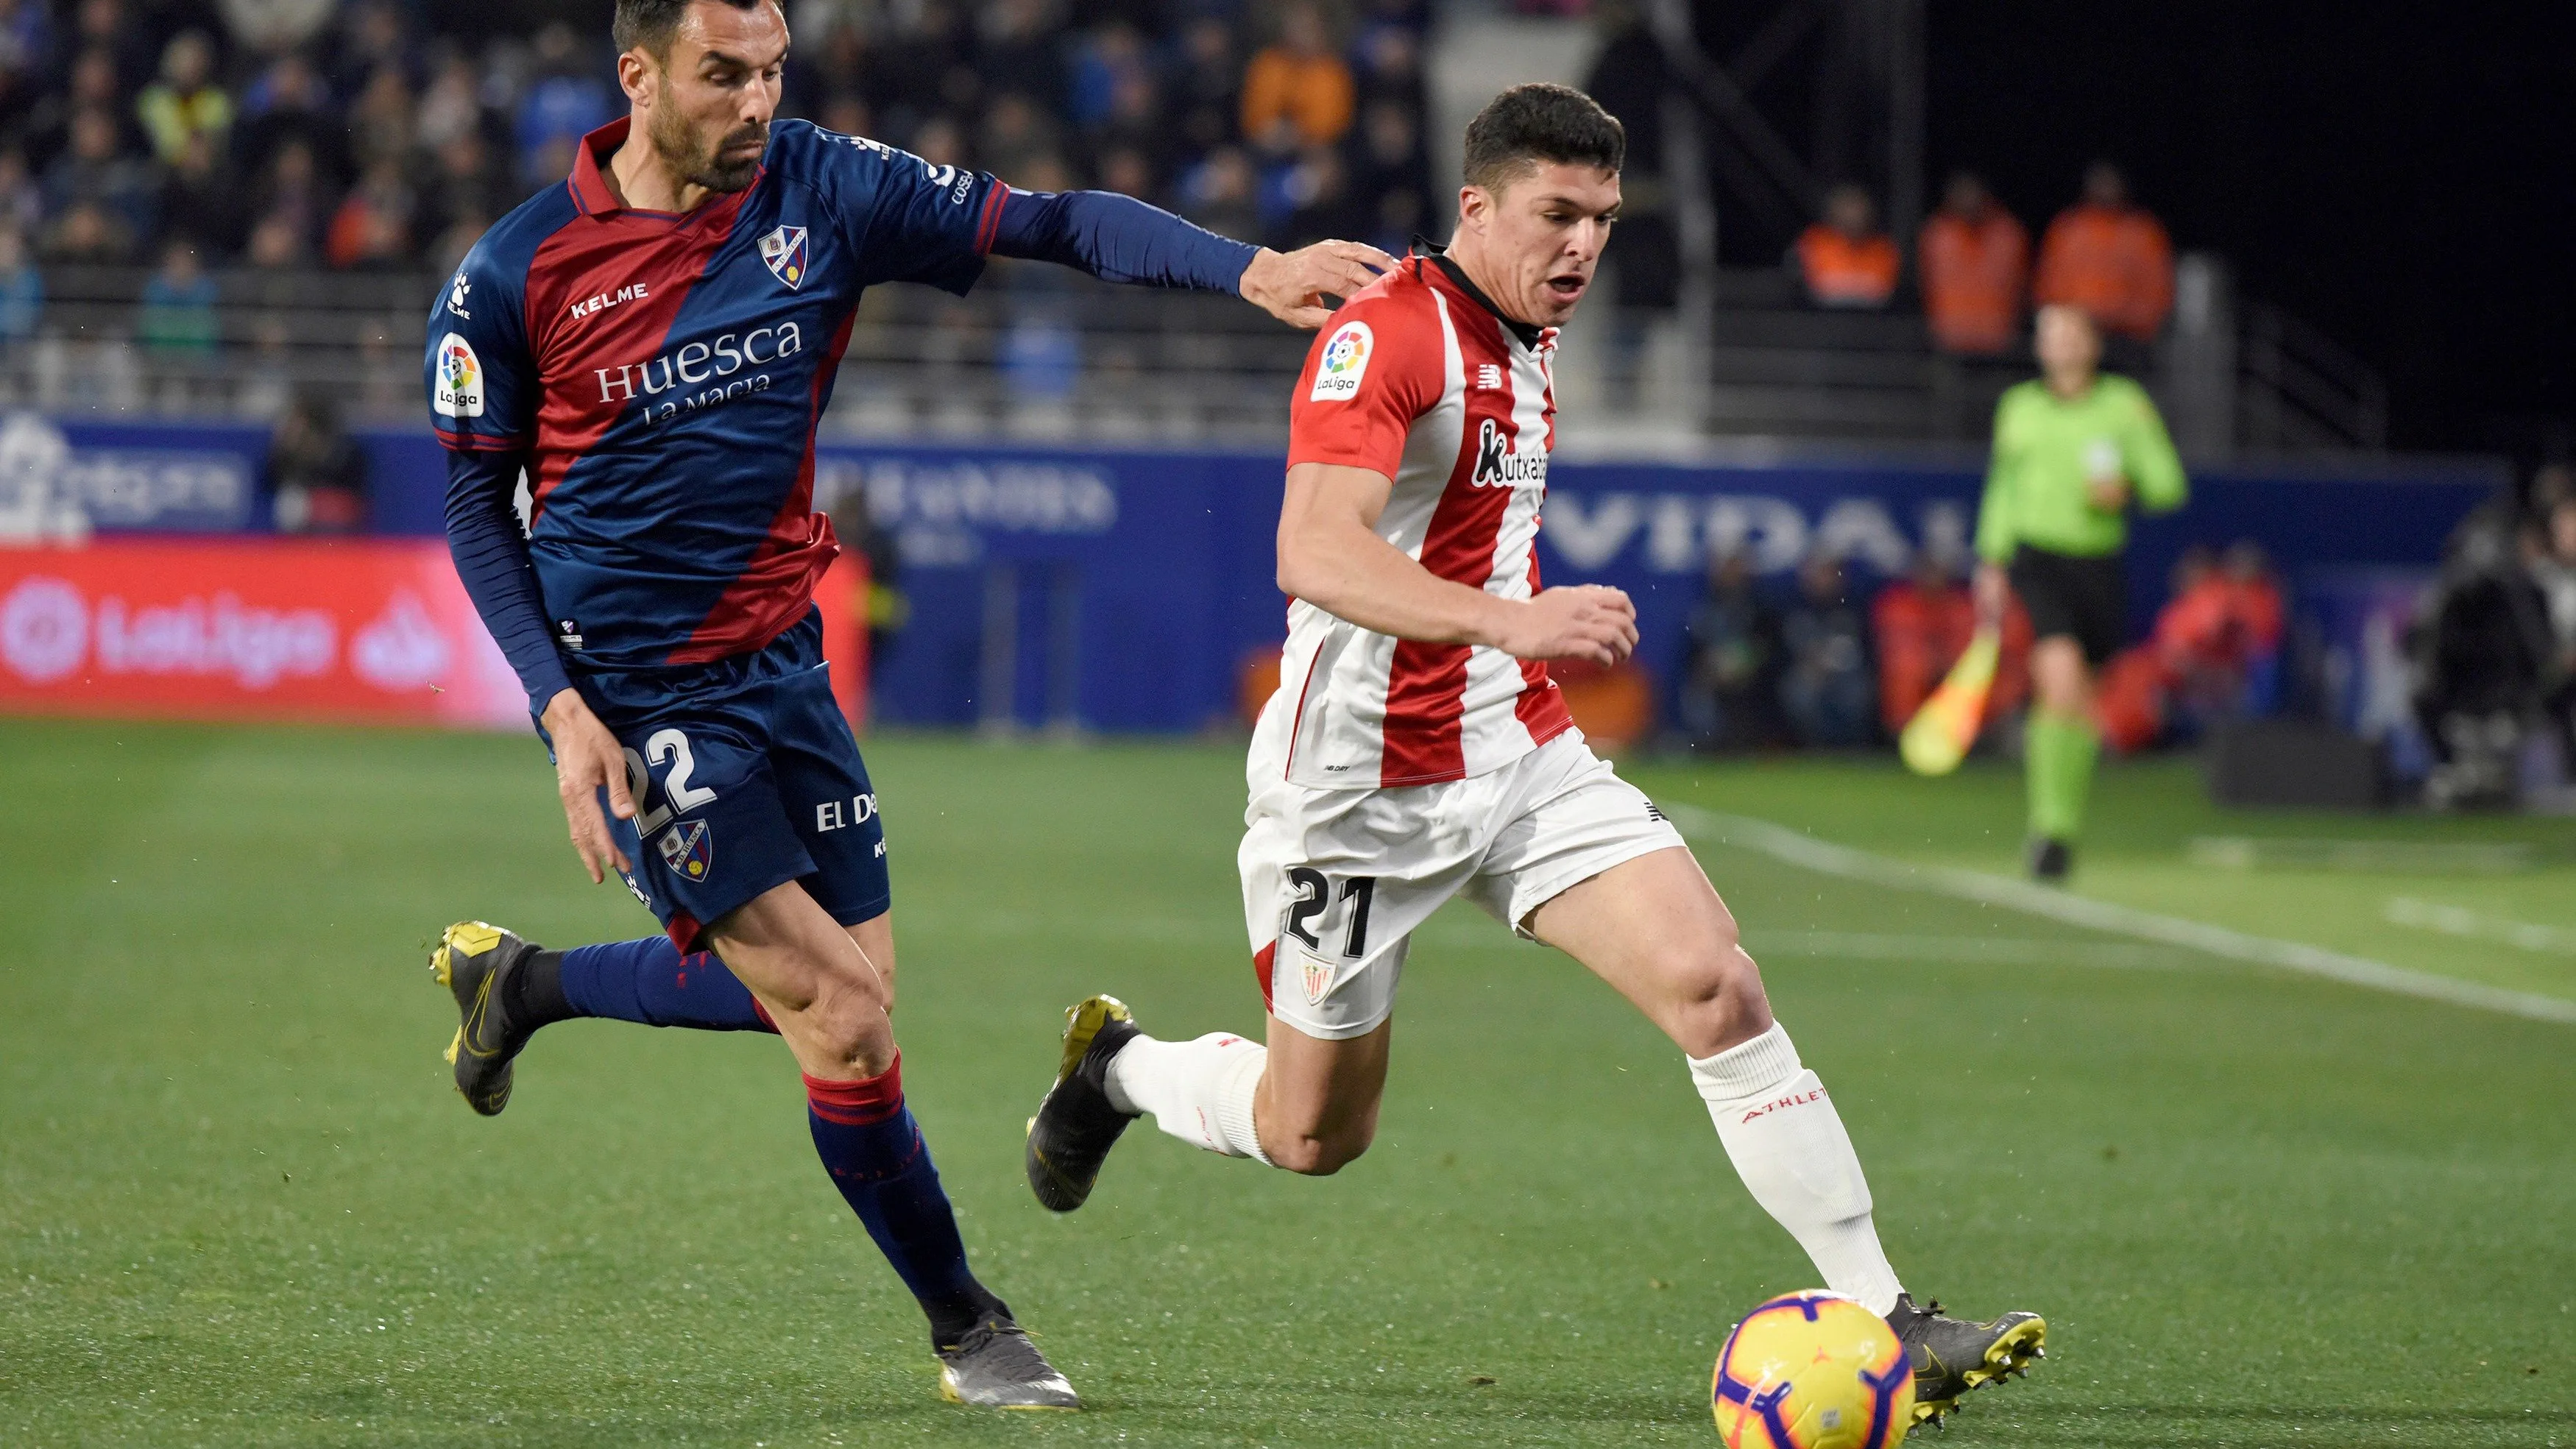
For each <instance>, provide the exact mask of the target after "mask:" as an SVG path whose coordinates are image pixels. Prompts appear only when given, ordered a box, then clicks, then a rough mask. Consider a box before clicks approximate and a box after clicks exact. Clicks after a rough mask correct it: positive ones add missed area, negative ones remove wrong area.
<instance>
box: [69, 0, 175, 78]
mask: <svg viewBox="0 0 2576 1449" xmlns="http://www.w3.org/2000/svg"><path fill="white" fill-rule="evenodd" d="M72 27H73V32H74V39H73V42H72V48H73V49H75V50H82V51H87V50H99V51H103V52H105V53H106V55H107V57H108V61H109V64H110V65H111V66H112V67H113V68H114V75H115V80H116V93H117V94H118V95H120V96H130V95H132V94H134V93H135V92H136V91H139V90H141V89H142V88H143V87H144V86H145V85H146V84H148V83H149V82H150V81H151V79H152V73H153V71H154V70H156V69H158V68H159V66H160V64H161V55H160V50H159V47H158V46H156V45H155V44H154V43H153V38H152V36H151V34H150V33H149V32H148V31H147V30H146V29H145V28H144V27H143V26H142V25H140V24H138V23H136V20H135V16H134V12H133V11H132V10H130V9H129V8H127V6H126V5H125V4H124V0H79V3H78V4H77V5H76V6H75V7H74V9H73V11H72Z"/></svg>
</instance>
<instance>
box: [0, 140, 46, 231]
mask: <svg viewBox="0 0 2576 1449" xmlns="http://www.w3.org/2000/svg"><path fill="white" fill-rule="evenodd" d="M44 224H45V193H44V189H43V188H42V187H39V186H38V185H37V184H36V182H35V178H34V177H32V176H30V175H29V174H28V171H27V153H26V152H24V151H21V150H19V149H18V148H17V147H15V146H7V147H0V228H5V229H7V230H10V231H14V232H16V233H18V235H19V236H20V237H21V238H25V237H28V236H32V235H34V234H35V232H36V230H37V228H39V227H41V226H43V225H44Z"/></svg>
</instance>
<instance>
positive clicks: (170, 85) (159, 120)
mask: <svg viewBox="0 0 2576 1449" xmlns="http://www.w3.org/2000/svg"><path fill="white" fill-rule="evenodd" d="M134 114H135V118H136V119H138V120H140V121H141V122H142V123H143V134H144V135H145V136H146V137H148V138H149V139H150V140H151V142H152V153H153V154H154V155H156V156H158V157H160V158H161V161H162V164H164V165H169V164H171V163H174V162H176V161H177V160H178V159H179V157H180V156H181V155H182V154H183V153H185V152H186V151H187V149H188V143H189V141H190V140H192V139H194V138H196V137H198V136H204V137H207V138H209V139H210V140H213V141H215V142H217V143H221V142H222V141H223V140H224V139H225V137H226V136H227V135H228V134H229V133H230V132H231V130H232V128H233V98H232V97H231V95H229V94H227V93H226V92H225V90H224V88H223V87H222V86H220V85H218V84H216V83H215V43H214V42H213V41H212V40H209V39H208V38H207V37H206V33H205V32H204V31H202V30H182V31H180V32H179V33H178V34H177V35H175V36H172V37H171V39H170V44H169V46H168V47H167V48H166V49H164V50H163V51H162V52H161V78H160V79H159V80H157V81H155V82H153V83H152V84H151V85H148V86H145V87H144V88H143V93H142V94H141V95H139V96H137V97H135V98H134Z"/></svg>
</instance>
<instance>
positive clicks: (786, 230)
mask: <svg viewBox="0 0 2576 1449" xmlns="http://www.w3.org/2000/svg"><path fill="white" fill-rule="evenodd" d="M760 259H761V260H762V261H764V262H767V263H769V270H770V273H771V275H773V276H775V277H777V278H778V280H780V281H782V282H785V283H786V284H787V290H789V291H791V292H793V291H795V290H796V289H797V288H799V287H802V286H804V285H805V228H803V227H801V226H782V227H780V228H778V229H777V230H776V231H773V232H771V233H770V234H769V235H767V236H765V237H762V238H761V239H760Z"/></svg>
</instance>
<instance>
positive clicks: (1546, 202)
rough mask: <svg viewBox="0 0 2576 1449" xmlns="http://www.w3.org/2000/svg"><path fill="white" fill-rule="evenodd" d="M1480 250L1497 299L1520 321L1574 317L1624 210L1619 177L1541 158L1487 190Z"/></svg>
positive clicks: (1543, 323)
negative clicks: (1498, 287) (1493, 278)
mask: <svg viewBox="0 0 2576 1449" xmlns="http://www.w3.org/2000/svg"><path fill="white" fill-rule="evenodd" d="M1483 210H1484V216H1483V217H1482V219H1481V224H1482V229H1483V232H1484V236H1483V238H1482V240H1483V243H1484V244H1483V246H1482V248H1480V249H1481V250H1483V251H1484V252H1485V253H1486V255H1487V257H1488V259H1489V261H1488V266H1489V268H1490V270H1491V271H1493V272H1496V273H1499V274H1500V275H1499V276H1498V277H1497V278H1496V280H1497V281H1498V282H1500V283H1501V290H1500V292H1499V293H1498V294H1497V295H1496V296H1495V298H1494V301H1495V302H1496V304H1498V305H1499V306H1501V307H1502V309H1503V310H1504V311H1506V312H1508V313H1510V314H1511V315H1512V316H1514V317H1516V318H1518V319H1519V320H1521V321H1523V322H1528V323H1531V324H1533V325H1536V326H1540V327H1555V326H1559V325H1561V324H1563V323H1564V322H1565V321H1566V319H1568V318H1570V317H1572V316H1573V315H1574V309H1575V307H1576V305H1577V304H1579V303H1581V302H1582V300H1583V296H1584V294H1585V293H1586V292H1588V291H1590V290H1591V289H1592V275H1593V273H1594V272H1595V271H1596V270H1598V269H1599V267H1600V265H1601V248H1602V246H1603V245H1604V244H1605V243H1607V242H1608V241H1609V239H1610V224H1611V222H1612V221H1613V220H1615V219H1616V218H1617V216H1618V212H1619V176H1618V173H1617V172H1614V171H1602V170H1598V169H1596V168H1593V167H1590V166H1569V165H1564V164H1562V163H1557V162H1544V163H1541V164H1540V165H1539V166H1538V168H1537V169H1536V170H1534V171H1532V172H1531V173H1530V174H1529V175H1527V176H1525V177H1522V178H1520V179H1518V180H1515V181H1513V182H1511V183H1510V184H1508V185H1506V186H1504V187H1503V188H1502V189H1501V190H1499V191H1495V192H1490V193H1486V203H1485V206H1484V208H1483Z"/></svg>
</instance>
